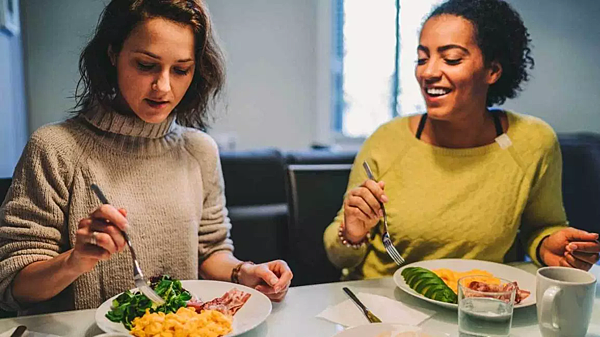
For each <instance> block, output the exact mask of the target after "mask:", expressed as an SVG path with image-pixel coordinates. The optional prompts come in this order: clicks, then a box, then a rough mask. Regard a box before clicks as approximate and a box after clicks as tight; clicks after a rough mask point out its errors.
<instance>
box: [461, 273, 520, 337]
mask: <svg viewBox="0 0 600 337" xmlns="http://www.w3.org/2000/svg"><path fill="white" fill-rule="evenodd" d="M484 278H486V276H477V275H472V276H465V277H462V278H460V279H459V280H458V331H459V335H460V336H461V337H470V336H477V337H506V336H509V334H510V326H511V323H512V315H513V308H514V302H515V296H516V290H517V287H516V286H513V285H512V282H511V281H508V280H505V279H500V285H502V286H504V285H506V284H509V285H508V286H505V287H499V288H500V290H499V291H494V292H491V291H482V290H489V289H485V288H486V286H485V285H483V286H482V284H481V283H479V284H472V283H473V282H479V280H481V279H484ZM487 278H488V279H489V277H487ZM477 285H479V286H477ZM495 290H498V289H495Z"/></svg>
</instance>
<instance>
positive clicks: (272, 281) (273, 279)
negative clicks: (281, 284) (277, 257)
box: [269, 277, 277, 285]
mask: <svg viewBox="0 0 600 337" xmlns="http://www.w3.org/2000/svg"><path fill="white" fill-rule="evenodd" d="M269 283H271V285H275V283H277V279H276V278H275V277H273V278H272V279H271V280H270V281H269Z"/></svg>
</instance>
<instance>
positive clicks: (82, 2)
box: [21, 0, 104, 132]
mask: <svg viewBox="0 0 600 337" xmlns="http://www.w3.org/2000/svg"><path fill="white" fill-rule="evenodd" d="M103 8H104V1H101V0H57V1H45V0H21V12H22V18H23V21H22V23H21V24H22V26H23V31H24V34H23V37H24V43H25V52H26V56H27V60H26V74H27V97H28V107H29V130H30V132H33V131H34V130H36V129H37V128H39V127H40V126H42V125H44V124H47V123H51V122H56V121H60V120H63V119H65V118H67V117H68V116H69V114H68V111H69V110H70V109H71V108H73V106H74V105H75V103H74V102H75V101H74V100H73V99H72V98H71V97H72V96H73V94H74V92H75V86H76V85H77V80H79V72H78V70H77V69H78V68H77V67H78V62H79V54H80V52H81V49H82V48H83V46H84V45H85V43H86V42H87V41H88V39H89V37H90V35H91V34H92V32H93V30H94V28H95V27H96V23H97V22H98V17H99V15H100V12H101V11H102V9H103Z"/></svg>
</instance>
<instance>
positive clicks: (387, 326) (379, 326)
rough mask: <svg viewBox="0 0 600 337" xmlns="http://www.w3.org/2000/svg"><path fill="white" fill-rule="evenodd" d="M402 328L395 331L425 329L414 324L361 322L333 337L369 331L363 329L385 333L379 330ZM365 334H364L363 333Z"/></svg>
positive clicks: (418, 330)
mask: <svg viewBox="0 0 600 337" xmlns="http://www.w3.org/2000/svg"><path fill="white" fill-rule="evenodd" d="M380 329H381V330H388V329H390V330H401V331H394V332H413V331H414V332H421V331H422V330H423V329H422V328H420V327H418V326H413V325H405V324H395V323H367V324H361V325H356V326H353V327H350V328H347V329H344V330H342V331H340V332H338V333H337V334H335V335H334V336H333V337H344V336H346V335H352V334H357V333H365V332H368V331H363V330H375V331H373V333H379V334H381V333H383V332H385V331H378V330H380ZM361 336H363V335H361Z"/></svg>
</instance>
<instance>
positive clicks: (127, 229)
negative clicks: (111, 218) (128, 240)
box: [123, 222, 131, 232]
mask: <svg viewBox="0 0 600 337" xmlns="http://www.w3.org/2000/svg"><path fill="white" fill-rule="evenodd" d="M123 227H124V228H125V231H126V232H129V229H130V228H131V226H129V223H128V222H126V223H125V226H123Z"/></svg>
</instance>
